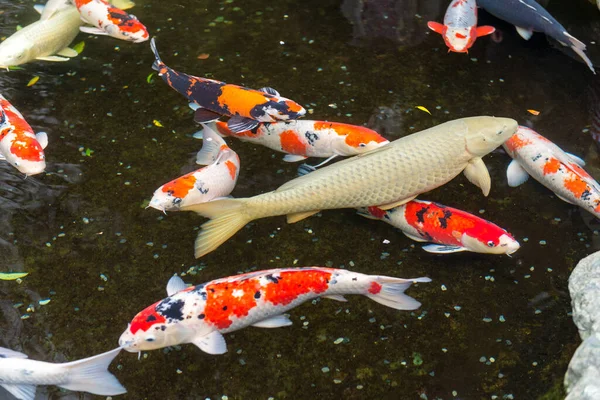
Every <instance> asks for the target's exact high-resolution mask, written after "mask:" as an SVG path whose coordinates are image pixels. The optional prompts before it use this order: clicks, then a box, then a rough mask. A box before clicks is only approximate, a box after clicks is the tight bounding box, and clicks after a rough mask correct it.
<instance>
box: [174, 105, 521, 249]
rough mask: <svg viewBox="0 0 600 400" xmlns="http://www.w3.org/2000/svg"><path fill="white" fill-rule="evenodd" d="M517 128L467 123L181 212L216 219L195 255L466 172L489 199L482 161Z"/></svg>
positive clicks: (487, 121) (499, 121) (401, 199)
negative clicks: (270, 221)
mask: <svg viewBox="0 0 600 400" xmlns="http://www.w3.org/2000/svg"><path fill="white" fill-rule="evenodd" d="M516 130H517V122H516V121H515V120H513V119H510V118H494V117H485V116H483V117H471V118H462V119H458V120H454V121H450V122H446V123H444V124H441V125H438V126H435V127H433V128H430V129H427V130H424V131H421V132H417V133H414V134H412V135H409V136H405V137H403V138H400V139H398V140H395V141H393V142H391V143H390V144H388V145H386V146H383V147H380V148H377V149H375V150H373V151H370V152H368V153H364V154H361V155H358V156H356V157H352V158H349V159H346V160H344V161H340V162H338V163H335V164H333V165H330V166H327V167H324V168H322V169H319V170H317V171H315V172H312V173H310V174H308V175H305V176H301V177H299V178H296V179H293V180H291V181H289V182H287V183H285V184H284V185H282V186H281V187H279V188H278V189H276V190H274V191H272V192H268V193H264V194H261V195H258V196H254V197H249V198H240V199H224V200H216V201H211V202H208V203H204V204H197V205H193V206H189V207H182V208H181V209H182V210H186V211H195V212H197V213H198V214H200V215H202V216H204V217H208V218H211V220H210V221H208V222H206V223H205V224H204V225H202V230H201V231H200V233H199V234H198V237H197V239H196V246H195V248H196V249H195V254H196V257H197V258H199V257H201V256H203V255H205V254H207V253H209V252H211V251H213V250H214V249H216V248H217V247H218V246H219V245H221V243H223V242H225V241H226V240H227V239H229V238H230V237H231V236H233V235H234V234H235V233H236V232H237V231H238V230H239V229H241V228H242V227H243V226H244V225H246V224H247V223H248V222H250V221H253V220H255V219H259V218H265V217H272V216H276V215H287V216H288V217H287V220H288V223H293V222H297V221H300V220H302V219H304V218H306V217H309V216H310V215H313V214H315V213H317V212H319V211H320V210H326V209H335V208H358V207H367V206H372V205H377V206H379V207H380V208H382V209H389V208H392V207H395V206H398V205H400V204H404V203H406V202H408V201H410V200H412V199H413V198H415V197H416V196H417V195H419V194H421V193H424V192H427V191H429V190H432V189H435V188H436V187H438V186H441V185H443V184H444V183H446V182H448V181H450V180H451V179H453V178H454V177H456V176H457V175H458V174H460V173H461V172H462V171H464V173H465V176H466V177H467V179H468V180H469V181H471V182H472V183H474V184H475V185H477V186H479V187H480V188H481V189H482V191H483V193H484V195H486V196H487V194H488V193H489V190H490V186H491V180H490V176H489V173H488V171H487V168H486V166H485V164H484V163H483V160H482V159H481V157H483V156H484V155H486V154H488V153H489V152H491V151H492V150H494V149H495V148H496V147H498V146H500V145H501V144H502V143H504V141H506V140H507V139H508V138H510V137H511V136H512V135H513V134H514V133H515V132H516Z"/></svg>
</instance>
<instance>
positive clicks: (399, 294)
mask: <svg viewBox="0 0 600 400" xmlns="http://www.w3.org/2000/svg"><path fill="white" fill-rule="evenodd" d="M373 278H374V281H373V283H372V284H371V287H370V288H369V292H368V293H367V294H366V296H367V297H368V298H370V299H371V300H373V301H376V302H378V303H379V304H383V305H384V306H388V307H391V308H395V309H396V310H416V309H417V308H419V307H420V306H421V303H419V302H418V301H417V300H415V299H413V298H412V297H410V296H408V295H406V294H404V291H405V290H406V289H408V288H409V287H410V285H412V284H413V283H414V282H431V279H429V278H425V277H423V278H415V279H402V278H392V277H390V276H374V277H373Z"/></svg>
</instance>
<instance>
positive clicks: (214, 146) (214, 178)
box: [148, 126, 240, 212]
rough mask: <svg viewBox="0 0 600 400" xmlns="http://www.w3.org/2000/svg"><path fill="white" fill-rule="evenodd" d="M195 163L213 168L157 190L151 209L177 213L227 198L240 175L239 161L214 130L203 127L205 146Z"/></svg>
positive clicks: (176, 180)
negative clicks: (186, 208) (180, 210)
mask: <svg viewBox="0 0 600 400" xmlns="http://www.w3.org/2000/svg"><path fill="white" fill-rule="evenodd" d="M196 163H198V164H204V165H206V164H210V165H208V166H206V167H204V168H201V169H199V170H196V171H193V172H190V173H189V174H186V175H183V176H182V177H179V178H177V179H175V180H173V181H171V182H169V183H166V184H164V185H162V186H161V187H159V188H158V189H156V191H155V192H154V196H153V197H152V199H151V200H150V203H149V204H148V207H152V208H155V209H157V210H159V211H163V212H165V211H177V210H179V209H180V207H184V206H190V205H193V204H198V203H204V202H207V201H211V200H213V199H216V198H220V197H225V196H228V195H229V193H231V191H232V190H233V188H234V187H235V184H236V182H237V178H238V175H239V172H240V158H239V157H238V155H237V154H236V153H235V152H234V151H233V150H231V149H230V148H229V147H228V146H227V144H226V143H225V141H224V140H223V139H222V138H221V137H220V136H219V135H218V134H217V133H216V132H215V131H214V130H212V128H210V127H208V126H205V127H204V143H203V146H202V150H200V151H199V152H198V155H197V158H196Z"/></svg>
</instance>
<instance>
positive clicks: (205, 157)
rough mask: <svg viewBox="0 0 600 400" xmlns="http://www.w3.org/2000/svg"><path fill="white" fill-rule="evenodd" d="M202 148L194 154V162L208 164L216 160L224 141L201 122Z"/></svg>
mask: <svg viewBox="0 0 600 400" xmlns="http://www.w3.org/2000/svg"><path fill="white" fill-rule="evenodd" d="M202 128H203V134H202V149H200V151H199V152H198V154H197V155H196V164H200V165H209V164H212V163H213V162H215V161H216V159H217V156H218V155H219V153H220V152H221V147H222V146H224V145H225V146H227V144H226V143H225V141H224V140H223V138H222V137H221V136H219V134H218V133H217V132H215V130H214V129H212V128H211V127H210V126H209V125H205V124H202Z"/></svg>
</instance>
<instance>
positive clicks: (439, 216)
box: [358, 200, 520, 255]
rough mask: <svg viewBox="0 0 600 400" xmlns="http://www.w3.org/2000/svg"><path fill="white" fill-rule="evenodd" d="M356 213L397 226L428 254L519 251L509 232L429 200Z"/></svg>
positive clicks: (371, 208) (509, 252)
mask: <svg viewBox="0 0 600 400" xmlns="http://www.w3.org/2000/svg"><path fill="white" fill-rule="evenodd" d="M358 214H360V215H362V216H363V217H367V218H371V219H379V220H382V221H385V222H387V223H388V224H390V225H392V226H395V227H396V228H399V229H400V230H401V231H402V233H404V234H405V235H406V236H408V237H409V238H411V239H412V240H416V241H417V242H433V243H436V244H430V245H426V246H423V250H425V251H427V252H429V253H455V252H458V251H472V252H475V253H486V254H508V255H510V254H512V253H514V252H515V251H517V250H519V247H520V245H519V242H517V241H516V240H515V239H514V238H513V237H512V236H511V234H510V233H508V232H507V231H506V230H504V229H502V228H500V227H499V226H498V225H495V224H493V223H491V222H489V221H486V220H485V219H483V218H479V217H477V216H475V215H473V214H469V213H467V212H465V211H461V210H458V209H456V208H451V207H446V206H443V205H441V204H438V203H433V202H431V201H421V200H413V201H410V202H408V203H406V204H404V205H401V206H399V207H396V208H392V209H390V210H382V209H381V208H379V207H368V208H361V209H359V211H358Z"/></svg>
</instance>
